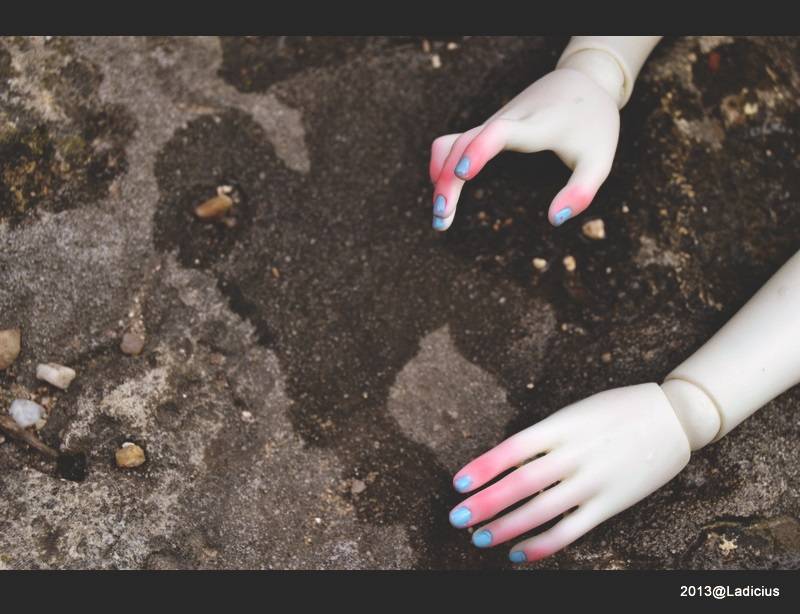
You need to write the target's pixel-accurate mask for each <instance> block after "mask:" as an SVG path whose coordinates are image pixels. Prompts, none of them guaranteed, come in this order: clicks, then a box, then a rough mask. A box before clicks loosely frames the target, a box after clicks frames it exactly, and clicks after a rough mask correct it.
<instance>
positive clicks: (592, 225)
mask: <svg viewBox="0 0 800 614" xmlns="http://www.w3.org/2000/svg"><path fill="white" fill-rule="evenodd" d="M581 230H582V231H583V235H584V236H585V237H588V238H589V239H594V240H595V241H599V240H601V239H605V238H606V226H605V224H604V223H603V220H601V219H599V218H598V219H596V220H589V221H588V222H586V223H585V224H584V225H583V226H582V227H581Z"/></svg>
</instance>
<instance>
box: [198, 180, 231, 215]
mask: <svg viewBox="0 0 800 614" xmlns="http://www.w3.org/2000/svg"><path fill="white" fill-rule="evenodd" d="M231 194H233V188H232V187H231V186H227V185H222V186H219V187H218V188H217V195H216V196H214V197H212V198H209V199H208V200H207V201H205V202H204V203H201V204H199V205H198V206H197V207H196V208H195V210H194V214H195V215H196V216H197V217H198V218H200V219H201V220H218V219H220V218H221V217H223V216H224V215H225V214H226V213H227V212H228V211H230V209H231V207H233V204H234V201H233V198H232V196H231Z"/></svg>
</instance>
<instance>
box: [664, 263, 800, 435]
mask: <svg viewBox="0 0 800 614" xmlns="http://www.w3.org/2000/svg"><path fill="white" fill-rule="evenodd" d="M798 383H800V252H798V253H796V254H795V255H794V256H792V258H790V259H789V261H788V262H786V264H784V265H783V266H782V267H781V268H780V269H779V270H778V272H777V273H775V275H773V276H772V278H770V280H769V281H768V282H767V283H766V284H765V285H764V286H763V287H762V288H761V289H760V290H759V291H758V292H757V293H756V294H755V296H753V297H752V298H751V299H750V300H749V301H748V302H747V304H745V306H744V307H742V308H741V309H740V310H739V311H738V312H737V313H736V315H735V316H733V318H731V319H730V320H729V321H728V323H727V324H725V326H723V327H722V328H721V329H720V330H719V331H718V332H717V334H715V335H714V336H713V337H712V338H711V339H710V340H709V341H708V342H707V343H706V344H705V345H703V346H702V347H701V348H700V349H699V350H697V351H696V352H695V353H694V354H692V355H691V356H690V357H689V358H687V359H686V360H685V361H684V362H683V363H681V365H680V366H678V367H677V368H676V369H675V370H673V371H672V372H671V373H670V374H669V375H668V376H667V378H666V381H665V382H664V384H663V385H662V389H663V390H664V392H665V393H666V394H667V396H668V397H669V398H670V402H671V403H672V405H673V406H674V407H675V410H676V413H677V414H678V417H679V418H680V419H681V422H682V423H684V428H685V429H686V431H687V434H688V435H689V439H690V441H691V443H692V449H697V448H699V447H702V446H703V445H705V444H707V443H708V442H710V441H716V440H717V439H719V438H721V437H723V436H724V435H726V434H727V433H729V432H730V431H731V430H732V429H733V428H734V427H736V426H737V425H738V424H739V423H740V422H742V421H743V420H744V419H745V418H747V417H748V416H750V415H751V414H753V413H754V412H755V411H756V410H757V409H759V408H760V407H762V406H763V405H765V404H767V403H768V402H769V401H771V400H772V399H774V398H775V397H776V396H778V395H779V394H781V393H782V392H784V391H786V390H788V389H789V388H791V387H792V386H795V385H797V384H798ZM711 410H714V411H715V412H716V413H717V418H716V420H714V419H713V417H712V415H711ZM715 425H716V428H714V427H715Z"/></svg>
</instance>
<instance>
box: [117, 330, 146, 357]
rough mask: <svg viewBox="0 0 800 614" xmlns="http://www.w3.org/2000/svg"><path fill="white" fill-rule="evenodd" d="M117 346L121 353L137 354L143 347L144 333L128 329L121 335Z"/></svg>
mask: <svg viewBox="0 0 800 614" xmlns="http://www.w3.org/2000/svg"><path fill="white" fill-rule="evenodd" d="M119 347H120V349H121V350H122V353H123V354H128V355H129V356H138V355H139V354H141V353H142V350H143V349H144V335H142V334H141V333H134V332H130V331H128V332H126V333H125V334H124V335H122V343H121V344H120V346H119Z"/></svg>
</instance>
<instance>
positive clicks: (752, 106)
mask: <svg viewBox="0 0 800 614" xmlns="http://www.w3.org/2000/svg"><path fill="white" fill-rule="evenodd" d="M756 113H758V104H757V103H755V102H746V103H744V114H745V115H755V114H756Z"/></svg>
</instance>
